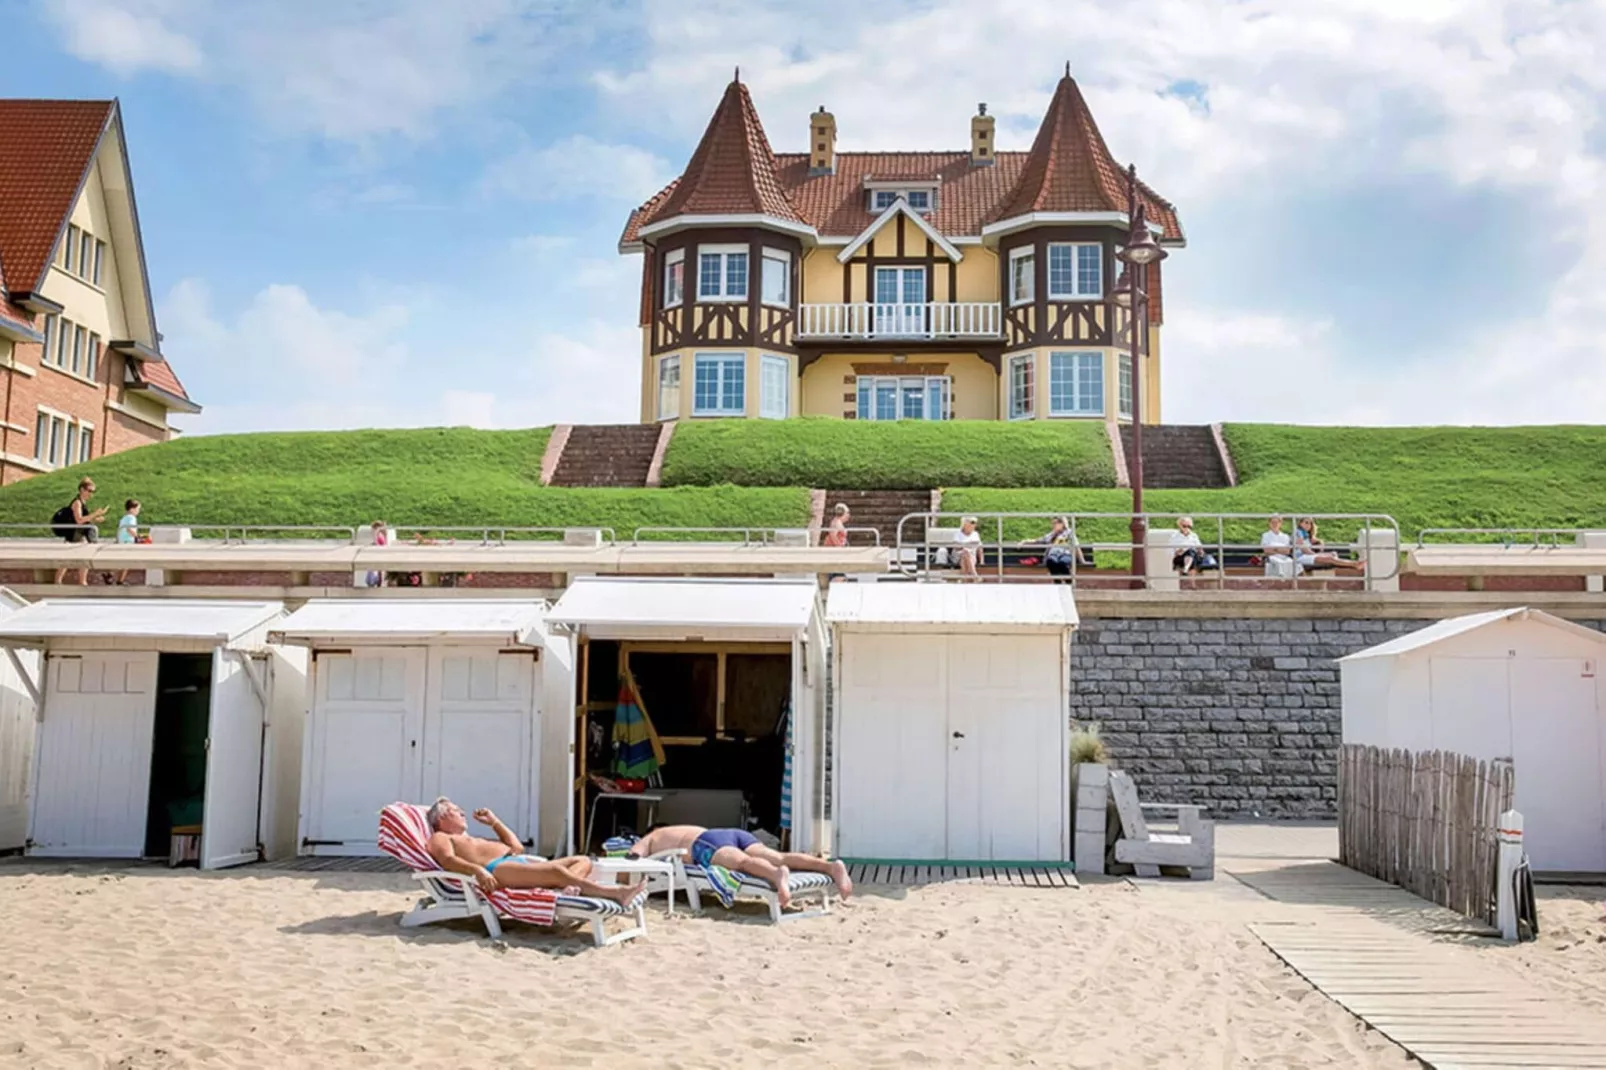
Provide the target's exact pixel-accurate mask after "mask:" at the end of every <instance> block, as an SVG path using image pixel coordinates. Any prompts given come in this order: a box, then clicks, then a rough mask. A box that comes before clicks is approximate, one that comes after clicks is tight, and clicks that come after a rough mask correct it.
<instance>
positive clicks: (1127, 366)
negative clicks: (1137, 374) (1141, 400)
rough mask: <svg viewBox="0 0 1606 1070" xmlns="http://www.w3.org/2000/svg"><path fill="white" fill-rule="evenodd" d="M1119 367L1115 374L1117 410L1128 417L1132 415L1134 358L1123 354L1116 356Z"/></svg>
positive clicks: (1116, 364) (1116, 363)
mask: <svg viewBox="0 0 1606 1070" xmlns="http://www.w3.org/2000/svg"><path fill="white" fill-rule="evenodd" d="M1115 366H1116V368H1117V371H1116V374H1115V405H1116V412H1117V413H1118V414H1119V415H1121V416H1125V417H1127V418H1128V419H1131V417H1132V358H1131V357H1130V356H1129V355H1127V354H1121V355H1119V356H1117V357H1116V358H1115Z"/></svg>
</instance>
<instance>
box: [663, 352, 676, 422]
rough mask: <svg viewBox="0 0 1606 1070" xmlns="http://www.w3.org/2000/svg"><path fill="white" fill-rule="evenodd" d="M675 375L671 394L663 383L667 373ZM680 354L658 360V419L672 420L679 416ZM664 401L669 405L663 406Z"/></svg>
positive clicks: (667, 386)
mask: <svg viewBox="0 0 1606 1070" xmlns="http://www.w3.org/2000/svg"><path fill="white" fill-rule="evenodd" d="M671 370H673V371H674V373H675V385H674V390H673V393H671V392H670V387H669V384H668V383H667V382H666V381H665V380H666V379H667V377H668V375H669V372H670V371H671ZM680 383H681V380H680V354H679V353H671V354H669V355H668V356H666V357H659V358H658V419H660V420H673V419H676V418H677V417H679V416H680V391H681V385H680ZM665 401H668V402H669V404H668V405H665Z"/></svg>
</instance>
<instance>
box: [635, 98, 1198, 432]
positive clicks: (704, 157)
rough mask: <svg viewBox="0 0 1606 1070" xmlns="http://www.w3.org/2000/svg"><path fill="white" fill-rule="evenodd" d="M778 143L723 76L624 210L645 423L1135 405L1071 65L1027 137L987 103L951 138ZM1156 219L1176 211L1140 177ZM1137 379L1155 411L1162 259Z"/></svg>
mask: <svg viewBox="0 0 1606 1070" xmlns="http://www.w3.org/2000/svg"><path fill="white" fill-rule="evenodd" d="M808 122H809V151H808V152H807V153H777V152H773V151H772V150H771V149H770V144H769V139H768V137H766V136H765V133H764V127H763V125H762V124H761V123H760V122H759V118H758V113H757V111H756V109H755V108H754V106H753V101H752V97H751V96H750V95H749V94H748V91H747V87H746V86H745V85H743V84H742V83H741V81H740V80H739V79H738V80H735V81H732V82H731V84H730V85H729V86H728V87H727V88H726V90H725V95H724V97H723V99H721V101H720V103H719V107H718V108H717V109H716V110H715V112H714V116H713V118H712V119H711V120H710V121H709V124H708V129H707V130H706V131H705V132H704V134H703V138H702V141H701V142H699V143H698V146H697V150H696V151H695V152H694V153H693V154H692V158H691V162H690V163H688V164H687V165H686V170H685V172H684V173H683V174H682V175H681V176H680V177H679V178H677V179H676V180H675V181H674V182H671V183H670V184H669V185H668V186H666V187H665V188H664V189H662V190H660V191H659V192H658V193H657V194H656V195H655V196H654V197H652V198H651V199H650V200H649V201H647V203H646V204H644V205H642V206H641V207H640V208H638V209H636V210H635V211H633V212H632V213H631V215H630V220H629V222H628V223H627V224H626V227H625V232H624V235H623V237H622V238H621V240H620V244H619V248H620V251H621V252H622V253H627V254H634V253H640V254H642V258H643V264H642V286H641V331H642V363H641V420H642V422H643V423H652V422H655V421H662V420H674V419H681V418H695V419H701V418H708V417H727V418H728V417H748V418H765V419H782V418H785V417H788V416H801V415H807V416H836V417H842V418H845V419H859V420H896V419H915V420H949V419H957V420H1020V419H1061V418H1067V419H1097V420H1122V421H1126V420H1130V419H1131V418H1132V411H1131V410H1132V397H1133V390H1132V380H1131V375H1132V367H1131V361H1130V358H1129V355H1128V354H1129V351H1130V348H1129V347H1130V344H1131V334H1130V331H1131V326H1132V324H1131V315H1130V313H1129V312H1128V311H1127V310H1125V309H1122V308H1120V307H1118V306H1117V305H1115V304H1114V303H1113V302H1112V301H1111V300H1110V291H1111V290H1112V288H1113V287H1114V285H1115V281H1116V277H1117V274H1118V270H1119V268H1120V266H1121V264H1120V261H1119V260H1117V259H1116V253H1117V251H1118V250H1119V248H1120V246H1121V243H1122V242H1124V240H1125V239H1126V236H1127V234H1128V233H1129V225H1130V220H1129V217H1128V207H1129V199H1128V185H1127V175H1126V173H1125V171H1124V170H1123V168H1122V167H1121V166H1120V165H1119V164H1118V163H1116V161H1115V159H1114V157H1112V156H1111V154H1110V151H1109V149H1108V147H1107V146H1106V145H1105V144H1104V138H1103V137H1102V136H1101V135H1100V133H1099V130H1098V126H1097V125H1096V124H1095V123H1094V121H1093V116H1092V114H1091V113H1090V112H1089V111H1088V108H1087V103H1086V102H1085V101H1084V100H1083V99H1082V94H1081V91H1080V90H1079V89H1078V88H1077V85H1076V82H1075V81H1074V80H1073V79H1072V78H1071V77H1070V74H1069V72H1067V73H1066V75H1065V77H1064V78H1063V79H1061V80H1060V82H1059V85H1058V86H1057V87H1056V89H1055V92H1054V97H1053V100H1052V101H1050V103H1049V106H1048V112H1047V114H1046V115H1045V116H1044V118H1043V123H1042V127H1041V128H1040V129H1039V130H1038V132H1037V137H1036V139H1035V140H1034V141H1033V143H1032V147H1031V150H1030V151H1028V152H995V151H994V147H993V142H994V119H993V117H992V116H990V115H988V114H987V109H986V105H982V106H981V108H980V109H979V114H977V115H976V116H974V117H973V118H972V119H971V120H970V149H969V151H968V152H967V151H958V152H864V153H849V152H840V153H839V152H837V151H836V130H837V126H836V118H835V117H834V116H833V115H832V114H831V113H829V112H827V111H826V110H825V109H824V108H823V107H821V109H820V110H819V111H817V112H815V113H814V114H812V115H810V116H809V117H808ZM1137 191H1138V197H1139V199H1140V202H1141V208H1142V212H1143V214H1144V215H1145V216H1146V218H1147V219H1148V221H1149V225H1150V227H1151V229H1152V230H1153V232H1154V235H1155V238H1156V240H1157V241H1159V243H1160V244H1162V245H1165V246H1170V247H1180V246H1181V245H1183V234H1182V227H1181V223H1180V221H1179V220H1178V217H1177V213H1176V209H1175V208H1174V207H1173V206H1172V205H1171V204H1170V203H1168V202H1167V201H1165V200H1164V199H1162V198H1161V197H1160V196H1159V195H1158V194H1156V193H1155V192H1154V191H1153V190H1152V189H1150V188H1148V187H1147V186H1145V185H1143V184H1142V183H1139V184H1138V186H1137ZM1145 270H1146V278H1145V279H1143V280H1141V285H1143V287H1144V289H1145V290H1146V291H1147V293H1148V294H1149V295H1150V300H1149V303H1148V316H1147V317H1146V322H1144V323H1143V324H1141V330H1140V331H1139V336H1138V340H1139V347H1140V352H1141V359H1140V361H1139V363H1140V369H1139V374H1140V375H1141V377H1142V381H1141V383H1140V386H1141V389H1140V390H1139V391H1138V393H1139V395H1140V397H1141V400H1142V407H1143V412H1142V418H1143V421H1144V422H1145V423H1158V422H1159V421H1160V391H1159V383H1160V335H1161V324H1162V322H1163V301H1162V299H1161V278H1160V265H1159V264H1158V263H1154V264H1150V265H1148V266H1147V268H1146V269H1145Z"/></svg>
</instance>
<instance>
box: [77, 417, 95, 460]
mask: <svg viewBox="0 0 1606 1070" xmlns="http://www.w3.org/2000/svg"><path fill="white" fill-rule="evenodd" d="M94 440H95V425H94V424H92V423H86V422H85V421H83V420H79V421H78V461H77V463H78V464H87V463H88V462H89V461H90V459H91V458H90V454H91V452H92V445H91V444H92V443H93V442H94Z"/></svg>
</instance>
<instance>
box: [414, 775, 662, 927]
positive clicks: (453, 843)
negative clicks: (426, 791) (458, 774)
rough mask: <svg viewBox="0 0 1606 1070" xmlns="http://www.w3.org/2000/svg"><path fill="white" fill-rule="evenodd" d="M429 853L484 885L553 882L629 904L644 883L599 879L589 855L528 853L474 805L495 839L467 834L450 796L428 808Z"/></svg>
mask: <svg viewBox="0 0 1606 1070" xmlns="http://www.w3.org/2000/svg"><path fill="white" fill-rule="evenodd" d="M427 816H428V818H429V828H430V834H429V856H430V857H431V858H433V859H434V860H435V861H436V862H437V863H439V864H440V867H441V868H442V869H444V870H446V871H447V872H449V873H461V874H462V875H463V876H465V877H473V878H474V883H476V884H478V885H479V886H480V890H481V891H486V892H494V891H495V890H496V889H498V888H551V889H553V890H555V891H561V892H564V893H567V894H572V895H589V896H591V897H593V898H596V899H612V900H614V901H616V902H618V903H620V904H621V905H628V904H629V903H630V901H631V900H632V899H634V898H635V897H636V895H637V894H638V893H639V892H640V891H641V889H642V887H643V886H642V885H641V884H635V885H631V886H629V887H626V886H625V885H622V884H598V883H596V882H595V881H593V880H591V879H590V876H591V860H590V859H589V858H582V857H580V856H579V855H574V856H571V857H569V858H559V859H557V860H555V861H551V862H548V861H546V860H545V859H542V858H537V857H536V856H534V855H529V854H525V853H524V844H523V843H521V842H519V838H518V836H516V835H514V833H513V830H512V829H510V828H508V827H507V826H506V825H505V824H503V823H502V819H501V818H499V817H497V816H496V815H495V814H493V813H491V811H489V810H487V809H485V808H483V807H482V808H480V809H478V810H475V811H474V820H475V821H478V822H479V823H480V824H482V825H488V826H490V828H491V831H493V832H495V833H496V839H494V840H488V839H485V838H484V837H482V836H470V835H469V834H468V819H467V818H466V817H465V816H464V815H463V810H462V808H461V807H459V806H458V805H457V804H456V803H454V802H452V800H450V799H448V798H446V796H444V795H443V796H441V797H440V798H439V799H436V800H435V804H434V805H433V806H431V807H430V808H429V814H428V815H427Z"/></svg>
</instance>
